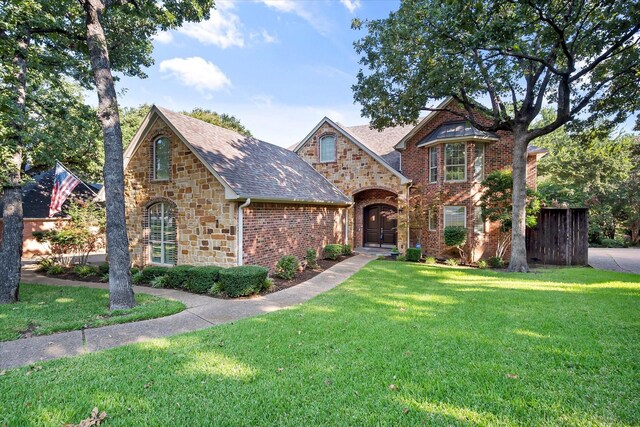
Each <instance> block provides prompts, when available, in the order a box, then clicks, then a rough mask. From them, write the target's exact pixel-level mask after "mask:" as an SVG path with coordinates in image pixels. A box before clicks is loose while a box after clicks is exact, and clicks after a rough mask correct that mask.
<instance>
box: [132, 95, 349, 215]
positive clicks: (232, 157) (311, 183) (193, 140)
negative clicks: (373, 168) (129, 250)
mask: <svg viewBox="0 0 640 427" xmlns="http://www.w3.org/2000/svg"><path fill="white" fill-rule="evenodd" d="M157 119H161V120H163V121H164V122H166V123H167V125H169V127H170V128H171V129H172V130H173V131H174V133H175V134H176V135H177V136H178V137H179V138H180V139H181V140H182V142H183V143H184V144H185V145H186V146H187V147H188V148H189V149H190V150H191V151H192V152H193V153H194V154H195V155H196V157H198V159H200V161H202V163H203V164H204V165H205V166H206V167H207V169H209V171H211V173H212V174H213V175H214V176H215V177H216V178H217V179H218V180H219V181H220V182H221V183H222V185H223V186H224V187H225V194H226V197H227V199H248V198H252V199H254V200H263V201H285V202H303V203H321V204H341V205H347V204H350V203H351V201H350V200H349V198H348V197H347V196H345V195H344V194H343V193H342V192H341V191H340V190H338V189H337V188H336V187H334V186H333V185H332V184H331V183H330V182H329V181H327V180H326V179H325V178H324V177H323V176H322V175H321V174H320V173H318V172H317V171H316V170H315V169H314V168H313V167H312V166H311V165H309V164H308V163H307V162H305V161H304V160H302V159H301V158H300V157H299V156H298V155H296V154H295V153H292V152H291V151H289V150H287V149H285V148H282V147H278V146H276V145H273V144H269V143H267V142H264V141H260V140H258V139H256V138H253V137H247V136H244V135H241V134H239V133H237V132H234V131H232V130H229V129H225V128H221V127H219V126H215V125H212V124H210V123H206V122H203V121H201V120H198V119H194V118H192V117H189V116H186V115H184V114H180V113H176V112H173V111H171V110H168V109H166V108H162V107H157V106H153V107H152V108H151V111H150V112H149V114H148V115H147V117H146V118H145V121H144V122H143V125H142V126H141V128H140V129H139V130H138V132H137V133H136V135H135V136H134V138H133V141H132V142H131V145H130V146H129V148H128V149H127V151H126V152H125V167H126V165H127V164H128V162H129V160H130V159H131V157H132V156H133V154H134V153H135V150H136V149H137V147H138V146H139V145H140V143H141V142H142V141H143V140H144V136H145V135H146V133H147V132H148V130H149V129H150V128H151V127H152V125H153V123H154V122H155V120H157Z"/></svg>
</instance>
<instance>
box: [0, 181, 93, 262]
mask: <svg viewBox="0 0 640 427" xmlns="http://www.w3.org/2000/svg"><path fill="white" fill-rule="evenodd" d="M54 176H55V169H50V170H48V171H46V172H42V173H40V174H38V175H35V176H33V177H32V180H33V181H32V182H30V183H28V184H27V185H25V186H24V187H23V189H22V211H23V217H24V229H23V232H22V256H23V257H26V258H29V257H34V256H41V255H48V254H50V253H51V251H50V249H49V247H48V245H47V244H46V243H39V242H38V241H37V240H36V239H35V238H34V237H33V232H34V231H46V230H52V229H54V228H58V227H60V226H62V225H63V224H64V223H65V222H67V221H68V219H67V218H65V215H64V211H65V209H66V208H67V207H68V206H69V203H70V202H71V200H72V199H74V198H75V199H82V200H86V199H92V198H93V197H95V195H96V192H97V191H99V190H100V187H101V186H99V185H98V186H96V185H93V184H86V183H84V182H83V181H80V183H79V184H78V185H77V186H76V188H75V189H74V190H73V193H72V196H70V197H69V198H68V199H67V200H66V201H65V202H64V204H63V205H62V212H58V213H57V214H55V215H54V216H53V217H52V218H49V204H50V203H51V192H52V191H53V182H54ZM0 212H2V200H1V199H0ZM1 239H2V218H0V240H1Z"/></svg>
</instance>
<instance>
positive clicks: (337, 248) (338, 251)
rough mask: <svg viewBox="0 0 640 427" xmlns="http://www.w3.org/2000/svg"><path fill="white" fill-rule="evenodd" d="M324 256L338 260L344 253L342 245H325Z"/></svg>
mask: <svg viewBox="0 0 640 427" xmlns="http://www.w3.org/2000/svg"><path fill="white" fill-rule="evenodd" d="M323 253H324V258H325V259H330V260H333V261H335V260H337V259H338V258H339V257H340V255H342V245H338V244H329V245H327V246H325V247H324V251H323Z"/></svg>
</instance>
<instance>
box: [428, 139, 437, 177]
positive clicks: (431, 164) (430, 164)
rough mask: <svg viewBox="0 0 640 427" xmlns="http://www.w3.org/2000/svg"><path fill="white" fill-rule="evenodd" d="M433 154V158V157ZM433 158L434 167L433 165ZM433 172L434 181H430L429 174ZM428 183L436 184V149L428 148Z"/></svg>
mask: <svg viewBox="0 0 640 427" xmlns="http://www.w3.org/2000/svg"><path fill="white" fill-rule="evenodd" d="M434 153H435V156H434ZM434 157H435V165H434V164H433V161H434ZM433 170H435V179H431V172H432V171H433ZM429 182H430V183H431V184H434V183H436V182H438V147H437V146H435V147H429Z"/></svg>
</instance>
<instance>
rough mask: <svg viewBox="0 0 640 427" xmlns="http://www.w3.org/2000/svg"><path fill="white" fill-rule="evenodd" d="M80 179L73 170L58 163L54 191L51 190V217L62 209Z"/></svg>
mask: <svg viewBox="0 0 640 427" xmlns="http://www.w3.org/2000/svg"><path fill="white" fill-rule="evenodd" d="M78 184H80V180H79V179H78V178H76V177H75V175H73V174H72V173H71V172H69V171H68V170H67V169H65V167H64V166H62V165H61V164H60V163H56V176H55V179H54V181H53V191H52V192H51V204H50V205H49V217H52V216H54V215H55V214H57V213H58V212H60V211H61V210H62V205H63V204H64V201H65V200H67V197H69V194H71V192H72V191H73V189H74V188H76V186H77V185H78Z"/></svg>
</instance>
